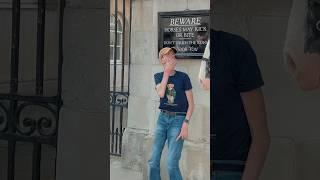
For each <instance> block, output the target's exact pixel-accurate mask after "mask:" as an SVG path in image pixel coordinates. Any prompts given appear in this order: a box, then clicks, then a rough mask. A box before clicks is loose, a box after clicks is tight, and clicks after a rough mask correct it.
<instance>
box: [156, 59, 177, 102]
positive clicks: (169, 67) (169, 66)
mask: <svg viewBox="0 0 320 180" xmlns="http://www.w3.org/2000/svg"><path fill="white" fill-rule="evenodd" d="M174 66H175V64H174V63H173V62H172V61H169V62H167V63H166V65H165V68H164V71H163V77H162V80H161V83H159V84H157V85H156V91H157V94H158V96H159V97H160V98H163V97H164V95H165V93H166V86H167V83H168V79H169V76H170V73H171V72H172V71H173V70H174Z"/></svg>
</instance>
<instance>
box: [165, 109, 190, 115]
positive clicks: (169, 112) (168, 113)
mask: <svg viewBox="0 0 320 180" xmlns="http://www.w3.org/2000/svg"><path fill="white" fill-rule="evenodd" d="M160 111H161V112H163V113H165V114H167V115H169V116H185V115H186V114H187V113H185V112H171V111H167V110H163V109H161V110H160Z"/></svg>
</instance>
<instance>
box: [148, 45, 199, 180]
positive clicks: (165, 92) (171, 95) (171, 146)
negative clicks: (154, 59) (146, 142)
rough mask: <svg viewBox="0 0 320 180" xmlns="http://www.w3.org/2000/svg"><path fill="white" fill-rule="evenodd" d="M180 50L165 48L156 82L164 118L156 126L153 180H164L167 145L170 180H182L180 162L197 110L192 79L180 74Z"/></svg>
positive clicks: (152, 162) (151, 169)
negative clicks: (163, 159) (163, 155)
mask: <svg viewBox="0 0 320 180" xmlns="http://www.w3.org/2000/svg"><path fill="white" fill-rule="evenodd" d="M175 53H176V50H175V49H174V48H168V47H166V48H163V49H161V50H160V52H159V59H160V63H161V64H162V65H163V67H164V71H163V72H159V73H156V74H155V75H154V80H155V84H156V91H157V94H158V95H159V97H160V106H159V109H160V114H159V118H158V121H157V125H156V130H155V138H154V142H153V147H152V155H151V158H150V160H149V168H150V170H149V179H150V180H160V179H161V177H160V159H161V153H162V150H163V147H164V144H165V142H166V141H167V144H168V157H167V167H168V173H169V177H170V180H182V175H181V172H180V168H179V160H180V157H181V151H182V147H183V141H184V139H186V138H187V137H188V124H189V121H190V118H191V116H192V113H193V109H194V102H193V94H192V85H191V81H190V78H189V76H188V75H187V74H186V73H184V72H181V71H176V70H175V66H176V61H177V60H176V58H175Z"/></svg>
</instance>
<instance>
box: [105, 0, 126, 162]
mask: <svg viewBox="0 0 320 180" xmlns="http://www.w3.org/2000/svg"><path fill="white" fill-rule="evenodd" d="M110 7H111V11H110V12H111V15H110V44H109V46H110V120H111V121H110V127H111V129H110V154H111V155H116V156H121V152H122V148H121V146H122V136H123V132H124V130H125V128H126V123H127V117H128V116H127V115H128V98H129V84H130V78H129V72H130V31H131V0H113V1H111V6H110Z"/></svg>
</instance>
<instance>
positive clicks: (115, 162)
mask: <svg viewBox="0 0 320 180" xmlns="http://www.w3.org/2000/svg"><path fill="white" fill-rule="evenodd" d="M122 179H123V180H125V179H130V180H142V173H141V172H137V171H134V170H130V169H125V168H123V167H122V166H121V159H120V158H119V157H114V156H110V180H122Z"/></svg>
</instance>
